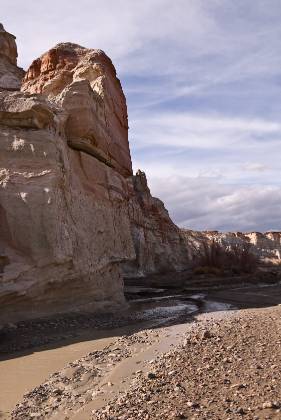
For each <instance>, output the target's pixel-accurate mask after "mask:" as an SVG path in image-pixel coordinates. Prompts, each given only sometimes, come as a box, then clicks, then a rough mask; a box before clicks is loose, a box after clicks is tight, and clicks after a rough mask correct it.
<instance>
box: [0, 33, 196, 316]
mask: <svg viewBox="0 0 281 420" xmlns="http://www.w3.org/2000/svg"><path fill="white" fill-rule="evenodd" d="M3 31H4V29H2V32H1V35H0V36H2V38H1V39H4V38H5V40H6V41H7V40H8V41H7V42H8V43H7V48H5V49H3V51H4V54H2V55H1V57H0V59H1V63H6V61H8V62H9V63H10V65H11V66H13V69H14V71H15V72H19V73H21V74H22V72H21V70H20V69H18V68H17V66H16V57H17V51H16V44H15V39H14V37H13V36H11V35H10V34H8V33H6V32H3ZM5 45H6V44H5ZM5 71H6V74H7V73H8V72H9V71H10V70H9V68H6V70H5ZM188 261H189V260H188V253H187V252H186V244H185V242H184V240H183V237H182V234H181V231H180V229H179V228H178V227H177V226H176V225H175V224H174V223H173V222H172V220H171V219H170V217H169V214H168V212H167V210H166V209H165V207H164V204H163V203H162V202H161V201H160V200H159V199H157V198H154V197H152V196H151V194H150V190H149V188H148V185H147V180H146V176H145V174H144V173H143V172H141V171H138V172H137V174H136V175H133V172H132V162H131V156H130V149H129V142H128V116H127V106H126V98H125V96H124V93H123V90H122V87H121V83H120V81H119V79H118V78H117V75H116V70H115V68H114V66H113V64H112V62H111V60H110V59H109V57H107V55H106V54H105V53H104V52H103V51H101V50H94V49H87V48H84V47H81V46H79V45H77V44H71V43H61V44H58V45H56V46H55V47H54V48H52V49H51V50H49V51H47V52H46V53H44V54H43V55H42V56H41V57H39V58H38V59H36V60H35V61H34V62H33V63H32V64H31V66H30V67H29V69H28V70H27V72H26V74H25V77H24V79H23V82H22V85H21V89H20V91H15V92H14V91H12V92H11V89H10V88H9V89H8V88H7V89H5V90H2V92H0V305H1V308H2V309H3V310H2V311H1V314H0V323H1V322H16V321H17V320H19V319H25V318H33V317H38V316H42V315H48V314H51V313H57V312H61V311H73V310H75V311H79V310H83V311H85V310H87V311H88V310H90V311H102V310H108V309H109V308H110V309H112V308H118V307H119V308H124V307H126V303H125V299H124V293H123V276H124V275H125V276H126V275H133V276H139V275H146V274H149V273H157V272H163V270H168V271H173V270H182V269H184V268H185V267H186V266H187V264H188Z"/></svg>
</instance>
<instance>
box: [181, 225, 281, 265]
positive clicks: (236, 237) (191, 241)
mask: <svg viewBox="0 0 281 420" xmlns="http://www.w3.org/2000/svg"><path fill="white" fill-rule="evenodd" d="M182 234H183V236H184V238H185V242H186V246H187V248H188V250H189V253H190V257H191V258H192V253H194V252H195V253H196V249H198V248H199V247H200V246H201V244H202V241H206V240H207V241H210V240H215V241H217V242H219V243H221V244H222V245H224V246H225V247H231V246H233V245H236V244H242V245H243V244H249V245H250V248H251V252H253V253H254V254H256V255H257V257H258V258H259V259H260V261H261V263H270V264H281V232H265V233H260V232H245V233H242V232H226V233H224V232H218V231H202V232H199V231H192V230H187V229H183V230H182Z"/></svg>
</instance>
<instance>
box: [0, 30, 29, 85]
mask: <svg viewBox="0 0 281 420" xmlns="http://www.w3.org/2000/svg"><path fill="white" fill-rule="evenodd" d="M15 39H16V38H15V36H14V35H12V34H9V32H6V31H5V29H4V26H3V25H2V24H1V23H0V90H1V89H8V90H16V89H19V87H20V85H21V80H22V78H23V76H24V71H23V70H22V69H20V68H19V67H17V56H18V53H17V44H16V41H15Z"/></svg>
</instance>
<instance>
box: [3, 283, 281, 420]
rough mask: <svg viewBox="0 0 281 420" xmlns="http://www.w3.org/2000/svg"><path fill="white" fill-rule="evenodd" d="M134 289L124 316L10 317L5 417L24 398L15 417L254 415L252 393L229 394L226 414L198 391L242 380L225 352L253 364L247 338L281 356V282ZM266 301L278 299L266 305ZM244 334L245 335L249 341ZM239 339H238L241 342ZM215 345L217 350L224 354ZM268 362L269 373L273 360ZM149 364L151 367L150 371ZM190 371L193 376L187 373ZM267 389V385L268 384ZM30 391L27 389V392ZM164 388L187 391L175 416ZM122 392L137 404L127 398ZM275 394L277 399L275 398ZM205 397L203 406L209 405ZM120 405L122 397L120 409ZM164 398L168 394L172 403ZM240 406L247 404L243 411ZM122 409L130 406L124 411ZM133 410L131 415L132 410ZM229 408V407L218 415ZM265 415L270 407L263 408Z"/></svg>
mask: <svg viewBox="0 0 281 420" xmlns="http://www.w3.org/2000/svg"><path fill="white" fill-rule="evenodd" d="M130 292H131V293H133V295H134V296H135V298H134V297H133V298H132V300H131V303H130V309H129V310H128V311H124V312H123V313H120V314H118V316H116V315H114V314H112V315H110V314H108V316H101V317H95V316H94V315H93V314H92V315H91V314H69V315H67V316H65V315H64V316H62V317H58V318H56V319H41V320H36V321H32V323H31V324H30V323H27V324H26V323H22V324H20V325H17V326H9V328H8V330H7V331H6V334H7V335H6V336H5V334H4V336H3V337H2V338H3V341H2V342H1V345H0V350H1V351H2V355H1V359H2V360H1V361H0V378H1V379H0V389H1V393H0V410H1V411H2V417H1V418H3V419H6V418H7V419H8V418H11V415H10V414H9V413H11V411H12V410H13V408H14V407H15V405H16V403H20V404H18V405H17V407H16V409H15V410H14V411H13V416H12V418H13V419H15V420H20V419H23V420H27V419H30V418H39V419H53V420H54V419H57V420H66V419H77V420H83V419H85V420H86V419H87V420H88V419H90V418H91V417H92V418H93V419H95V418H96V419H100V418H101V419H109V418H114V419H115V418H116V419H117V418H123V419H127V418H141V419H150V418H151V419H153V418H157V415H159V416H160V417H161V413H162V417H163V418H171V419H172V418H180V417H177V416H179V415H181V416H187V414H188V418H190V416H191V418H193V417H194V418H199V419H201V418H202V419H204V418H208V419H209V418H211V419H212V418H214V419H224V418H229V419H233V418H236V417H235V416H241V413H242V411H243V415H244V416H246V415H248V418H249V419H250V418H251V419H252V418H254V417H251V414H252V412H250V411H248V412H246V413H244V410H245V407H244V406H242V403H241V405H240V406H239V407H237V404H236V402H235V404H234V402H233V405H231V404H230V403H231V402H232V400H231V401H229V404H230V407H228V408H229V410H232V411H229V413H230V415H229V416H228V417H223V415H225V414H226V413H227V412H218V413H217V412H216V411H215V412H212V409H208V408H207V406H208V405H206V406H204V404H207V403H202V401H201V403H199V402H198V401H197V399H198V395H199V396H200V395H201V394H200V393H201V391H202V392H203V391H206V392H207V390H208V395H209V400H210V401H211V400H214V402H215V403H217V400H216V398H217V396H216V393H217V392H218V391H217V389H218V390H221V389H222V385H221V384H222V382H223V381H224V380H225V381H226V382H225V383H224V385H227V384H228V382H227V381H228V380H229V381H230V382H229V387H231V386H232V385H233V386H234V385H235V381H234V379H233V378H232V380H231V379H230V377H228V376H227V375H229V374H230V373H231V370H233V369H234V370H235V371H237V372H238V370H237V369H238V367H239V366H238V364H237V363H236V361H235V360H236V359H235V360H234V361H230V362H229V361H225V362H224V361H223V360H224V359H228V358H230V357H232V356H231V354H232V353H233V352H234V353H235V354H236V353H237V354H240V356H239V358H240V359H241V360H240V362H241V364H242V365H243V364H244V360H245V357H246V356H244V355H243V351H244V350H243V346H242V344H243V343H244V344H245V346H246V348H248V347H249V355H252V358H254V357H256V358H258V357H259V354H258V355H256V351H257V350H258V349H259V343H262V346H261V349H264V350H265V353H266V354H267V352H269V353H270V354H271V355H272V357H273V358H275V353H276V351H280V348H278V345H279V344H280V340H281V337H280V325H279V324H278V322H279V321H278V316H279V318H280V306H276V307H272V306H273V305H278V304H279V303H280V299H281V298H280V296H281V286H280V284H276V285H271V286H269V285H259V286H257V285H256V286H254V287H252V286H249V287H238V288H233V289H232V290H231V292H230V291H229V290H228V291H223V290H211V291H209V292H208V293H207V294H206V293H198V294H191V295H190V294H183V293H182V291H178V294H171V291H170V290H165V289H159V288H158V289H157V288H154V289H151V288H142V287H135V289H134V290H133V289H132V288H131V290H130ZM263 306H267V307H268V308H260V309H257V308H258V307H263ZM239 308H253V309H247V310H239ZM276 311H277V312H276ZM278 311H279V312H278ZM270 318H272V319H271V321H269V320H270ZM246 324H247V325H248V326H247V327H246V326H245V325H246ZM270 324H271V327H270ZM278 325H279V326H278ZM257 326H258V328H257ZM248 333H249V334H248ZM233 334H234V335H233ZM245 334H246V335H245ZM247 334H248V335H249V336H248V335H247ZM263 335H264V339H262V336H263ZM239 337H241V340H242V341H241V343H242V344H241V343H240V344H239V340H238V338H239ZM5 338H8V340H5ZM236 339H237V340H238V341H237V343H236V342H235V340H236ZM42 340H46V342H47V344H44V345H39V346H38V345H34V343H38V342H39V343H40V342H41V341H42ZM243 340H244V341H243ZM262 340H263V341H262ZM267 341H269V342H270V343H272V345H273V347H272V348H271V347H270V348H267V347H266V346H265V343H267ZM43 342H44V341H43ZM233 343H236V344H235V345H234V347H232V345H233ZM255 343H256V344H255ZM275 345H276V346H277V347H274V346H275ZM217 346H218V347H217ZM255 346H256V347H255ZM22 347H23V348H22ZM236 347H237V348H236ZM14 349H15V350H14ZM202 352H203V353H202ZM258 353H259V351H258ZM213 354H215V355H216V358H215V359H213ZM247 354H248V353H247ZM262 356H264V355H262ZM185 357H186V358H185ZM237 357H238V356H237ZM208 358H209V359H210V361H208ZM277 359H278V358H277ZM237 360H238V359H237ZM253 360H254V359H253ZM238 361H239V360H238ZM278 363H279V360H276V363H275V361H272V363H271V364H270V362H269V361H268V362H266V371H268V372H269V373H272V372H273V371H271V370H270V369H271V368H270V369H269V368H268V366H269V365H270V366H273V365H276V366H278ZM267 365H268V366H267ZM208 366H209V367H208ZM160 368H161V369H160ZM226 368H227V371H225V369H226ZM220 369H223V371H222V373H221V374H224V376H223V377H222V376H221V377H219V376H216V375H217V374H216V372H217V371H219V370H220ZM258 370H259V369H258ZM260 370H261V372H260V373H262V372H263V370H262V369H260ZM178 371H179V372H180V376H178V373H177V372H178ZM201 371H204V372H205V374H206V375H207V376H206V378H205V377H204V375H203V382H202V383H201V375H202V373H201ZM228 371H229V372H228ZM159 372H160V373H159ZM149 373H151V375H150V377H148V376H147V375H149ZM214 373H215V374H214ZM274 373H275V372H274ZM182 375H184V376H186V379H185V380H184V376H182ZM239 375H240V374H239ZM239 375H238V378H239ZM208 377H210V378H214V380H213V382H212V381H211V382H209V379H208ZM238 378H237V382H238ZM250 379H251V380H253V381H254V380H255V381H256V384H257V387H260V386H261V383H262V381H261V379H260V378H259V377H255V376H253V378H250ZM250 379H249V381H250ZM265 379H266V380H265V384H267V385H265V386H267V387H268V386H271V385H272V383H271V380H270V377H266V378H265ZM273 379H275V380H277V379H278V378H274V377H273ZM278 380H279V379H278ZM159 381H160V382H159ZM190 381H191V382H190ZM181 382H185V383H186V385H185V391H183V392H182V391H179V389H178V388H181V385H180V386H178V385H177V384H181ZM240 382H241V384H242V385H241V384H240V385H241V387H239V390H240V389H243V390H245V389H246V388H247V387H246V386H245V387H244V385H245V384H244V382H245V381H244V380H243V379H241V381H240ZM190 383H191V385H190ZM192 384H193V385H192ZM200 384H201V385H202V387H201V385H200ZM199 385H200V386H199ZM273 385H274V382H273ZM154 386H155V387H156V388H154ZM169 386H170V388H169ZM198 386H199V388H198ZM134 387H136V388H134ZM151 387H152V388H151ZM167 387H168V388H167ZM197 388H198V389H199V391H200V393H198V389H197ZM216 388H217V389H216ZM231 389H232V388H231ZM233 389H235V387H233ZM261 389H262V391H263V394H264V395H266V393H265V392H264V389H263V388H261ZM174 391H175V392H176V394H175V396H174V394H173V392H174ZM178 392H179V395H178V394H177V393H178ZM184 392H185V394H184ZM193 392H194V394H193ZM24 393H26V396H25V397H24V398H23V394H24ZM130 393H131V394H130ZM134 393H137V395H139V396H140V399H139V400H138V399H137V398H133V395H134ZM162 394H163V395H162ZM164 394H167V395H170V397H169V398H172V399H173V401H174V400H175V401H176V400H177V398H178V397H179V396H180V395H181V394H182V395H183V396H184V399H183V400H182V401H181V400H180V399H179V400H178V403H177V404H178V406H177V404H176V405H175V407H174V408H175V410H174V411H173V412H171V416H172V415H173V416H174V417H167V415H168V414H167V413H166V414H165V411H161V410H162V408H161V407H162V405H161V407H160V406H159V405H157V404H158V403H157V398H158V397H159V403H160V402H161V401H162V399H161V398H162V397H163V398H164ZM130 395H131V396H130ZM151 395H154V396H155V398H156V400H155V401H154V402H153V401H152V402H149V401H151ZM161 395H162V396H161ZM196 395H197V397H196ZM202 395H203V394H202ZM212 395H213V397H211V396H212ZM122 396H123V397H124V398H125V401H126V404H127V402H128V403H129V406H127V405H126V404H125V405H124V400H122ZM125 396H126V397H125ZM195 397H196V398H195ZM120 398H121V400H119V399H120ZM200 398H201V397H200ZM204 398H205V397H204ZM204 398H203V400H204ZM228 398H229V396H226V397H225V399H228ZM273 398H276V400H274V401H273ZM130 399H131V400H130ZM152 400H153V399H152ZM279 400H280V401H281V397H279V399H278V398H277V396H275V395H273V396H272V401H271V403H272V410H273V413H274V415H275V416H276V415H277V417H269V418H278V415H280V413H279V412H278V409H279V408H277V407H279V405H278V404H279ZM117 401H118V402H117ZM163 401H164V400H163ZM192 401H193V402H194V404H195V405H193V406H190V407H189V408H190V410H189V411H190V412H188V413H185V412H183V411H180V412H179V411H177V410H179V409H180V407H181V404H183V407H185V405H186V404H187V403H188V405H190V404H189V403H191V402H192ZM220 402H221V401H220ZM238 402H239V401H238ZM265 402H266V401H262V402H261V403H262V404H263V403H265ZM209 403H210V404H215V403H211V402H209ZM275 403H276V404H275ZM130 404H131V406H130ZM198 404H199V405H200V407H201V408H202V410H203V411H202V410H201V411H200V410H199V406H198ZM210 404H209V405H210ZM224 404H226V402H224ZM154 405H155V407H154ZM150 406H151V407H150ZM222 406H223V407H225V406H224V405H222ZM116 407H119V408H118V410H119V411H118V410H117V409H116ZM153 407H154V408H155V410H154V411H153V410H152V408H153ZM157 407H158V408H157ZM164 407H165V403H164V402H163V410H164ZM240 408H241V410H240V411H241V413H239V412H238V411H237V412H235V410H239V409H240ZM246 408H251V407H250V406H249V407H246ZM122 409H123V410H125V412H124V413H123V414H122ZM158 409H159V413H158V414H157V410H158ZM165 409H166V408H165ZM242 409H243V410H242ZM104 410H107V411H104ZM112 410H113V412H112V413H111V411H112ZM120 410H121V411H120ZM128 410H129V411H128ZM130 410H131V411H130ZM142 410H148V411H147V412H146V411H145V412H143V411H142ZM151 410H152V411H151ZM208 410H209V411H208ZM210 410H211V411H210ZM262 410H263V411H262V414H266V413H267V412H266V409H262ZM115 411H116V412H115ZM127 411H128V412H129V413H130V416H131V417H126V415H127V414H126V413H127ZM205 411H206V413H207V414H206V416H205ZM93 413H94V414H93ZM136 413H139V414H136ZM249 413H251V414H249ZM136 415H137V416H138V415H139V417H136ZM169 415H170V413H169ZM219 415H220V416H222V417H216V416H219ZM266 415H267V414H266ZM271 415H273V414H271ZM106 416H108V417H106ZM110 416H111V417H110ZM124 416H125V417H124ZM134 416H135V417H134ZM147 416H148V417H147ZM165 416H166V417H165ZM210 416H211V417H210ZM212 416H213V417H212ZM181 418H185V417H181ZM237 418H238V417H237ZM259 418H266V417H261V414H260V415H259ZM279 418H280V417H279Z"/></svg>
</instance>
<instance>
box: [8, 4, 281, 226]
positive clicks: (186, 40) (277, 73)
mask: <svg viewBox="0 0 281 420" xmlns="http://www.w3.org/2000/svg"><path fill="white" fill-rule="evenodd" d="M0 21H2V23H3V24H4V26H5V28H6V30H8V31H9V32H11V33H13V34H15V35H16V36H17V44H18V53H19V58H18V64H19V65H21V66H22V67H24V68H25V69H26V68H27V67H28V66H29V65H30V63H31V62H32V61H33V59H35V58H37V57H38V56H40V55H41V54H42V53H43V52H44V51H46V50H48V49H50V48H51V47H52V46H54V45H55V44H57V43H58V42H67V41H70V42H75V43H78V44H80V45H83V46H85V47H89V48H100V49H102V50H104V51H105V52H106V53H107V54H108V55H109V56H110V58H111V59H112V61H113V63H114V65H115V67H116V69H117V73H118V77H119V78H120V80H121V83H122V86H123V89H124V92H125V95H126V97H127V104H128V115H129V126H130V130H129V141H130V148H131V154H132V160H133V168H134V170H137V169H138V168H140V169H142V170H144V171H145V172H146V174H147V177H148V182H149V186H150V189H151V192H152V194H153V195H154V196H157V197H159V198H160V199H161V200H162V201H164V203H165V206H166V208H167V209H168V210H169V213H170V216H171V217H172V219H173V220H174V222H175V223H177V224H178V225H179V226H181V227H186V228H190V229H197V230H206V229H211V230H222V231H267V230H281V177H280V175H281V159H280V157H281V154H280V146H281V119H280V116H281V25H280V22H281V2H280V0H255V1H253V0H235V1H233V0H174V1H171V0H141V1H140V0H139V1H137V0H103V1H102V2H101V1H100V0H99V1H96V0H91V1H90V0H79V2H78V1H77V0H75V1H72V0H56V1H54V0H48V2H43V1H42V2H39V1H36V0H25V1H22V0H1V16H0Z"/></svg>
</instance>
